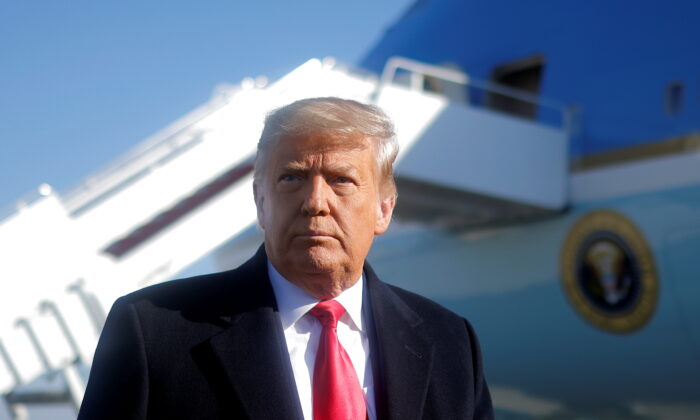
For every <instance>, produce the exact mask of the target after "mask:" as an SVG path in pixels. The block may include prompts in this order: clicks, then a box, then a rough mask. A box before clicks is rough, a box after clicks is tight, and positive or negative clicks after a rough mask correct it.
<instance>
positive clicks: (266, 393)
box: [209, 247, 303, 419]
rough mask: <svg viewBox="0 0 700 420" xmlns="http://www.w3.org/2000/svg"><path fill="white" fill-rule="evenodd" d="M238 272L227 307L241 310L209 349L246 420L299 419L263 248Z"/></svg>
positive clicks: (291, 374)
mask: <svg viewBox="0 0 700 420" xmlns="http://www.w3.org/2000/svg"><path fill="white" fill-rule="evenodd" d="M239 271H240V275H239V276H238V278H237V280H236V281H237V284H236V290H237V293H236V296H235V297H233V300H234V302H232V303H231V304H232V307H237V308H242V309H239V310H237V312H236V313H234V314H232V315H231V316H230V318H229V321H230V323H231V325H230V326H229V327H228V328H226V329H225V330H223V331H222V332H221V333H219V334H217V335H215V336H213V337H211V338H210V339H209V345H210V346H211V350H212V352H213V354H214V356H215V358H216V359H217V361H218V363H219V364H220V366H221V367H222V369H223V371H224V374H225V376H226V378H227V379H228V381H229V382H230V384H231V385H232V387H233V389H234V391H235V393H236V394H237V396H238V397H239V399H240V401H241V403H242V405H243V408H244V410H245V411H246V413H247V414H248V416H249V418H251V419H269V418H280V419H281V418H284V419H302V418H303V414H302V411H301V405H300V404H299V397H298V394H297V391H296V383H295V381H294V374H293V372H292V368H291V365H290V361H289V355H288V354H287V347H286V344H285V339H284V331H283V330H282V325H281V323H280V320H279V316H278V315H277V313H276V303H275V299H274V292H273V291H272V287H271V286H270V281H269V279H268V277H267V266H266V257H265V251H264V249H263V248H262V247H261V249H260V250H258V253H257V254H256V256H255V257H253V259H251V260H250V261H249V262H248V263H246V264H245V265H243V266H241V268H240V269H239ZM237 300H243V301H242V302H235V301H237Z"/></svg>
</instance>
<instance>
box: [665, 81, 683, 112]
mask: <svg viewBox="0 0 700 420" xmlns="http://www.w3.org/2000/svg"><path fill="white" fill-rule="evenodd" d="M682 107H683V83H681V82H671V83H669V84H668V85H667V86H666V113H667V114H668V115H676V114H678V113H680V112H681V108H682Z"/></svg>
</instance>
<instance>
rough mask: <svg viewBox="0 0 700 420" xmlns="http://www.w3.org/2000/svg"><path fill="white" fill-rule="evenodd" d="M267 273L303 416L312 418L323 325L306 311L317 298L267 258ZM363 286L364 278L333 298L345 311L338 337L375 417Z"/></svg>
mask: <svg viewBox="0 0 700 420" xmlns="http://www.w3.org/2000/svg"><path fill="white" fill-rule="evenodd" d="M267 272H268V274H269V277H270V282H271V283H272V289H273V290H274V292H275V298H276V299H277V307H278V309H279V317H280V320H281V321H282V328H284V338H285V340H286V341H287V350H288V351H289V360H290V361H291V362H292V370H293V371H294V380H295V381H296V384H297V392H298V393H299V401H300V402H301V409H302V411H303V412H304V419H305V420H312V419H313V413H312V411H313V408H312V407H313V393H312V387H311V386H312V384H311V382H312V378H313V375H314V362H315V361H316V351H317V350H318V341H319V338H320V336H321V330H322V326H321V323H320V322H319V320H318V319H316V317H315V316H313V315H311V314H310V313H308V312H309V310H310V309H311V308H313V307H314V306H315V305H316V304H317V303H318V302H319V300H318V299H316V298H315V297H313V296H311V295H309V294H308V293H306V292H305V291H304V290H303V289H301V288H300V287H298V286H296V285H295V284H293V283H291V282H289V281H287V280H286V279H285V278H284V277H282V275H281V274H280V273H278V272H277V270H276V269H275V267H273V266H272V264H271V263H270V262H269V261H268V263H267ZM363 277H364V276H363ZM363 287H364V278H360V280H359V281H357V282H356V283H355V284H354V285H353V286H352V287H350V288H349V289H347V290H345V291H344V292H343V293H342V294H341V295H340V296H338V297H336V298H335V300H336V301H338V302H339V303H340V304H341V305H343V307H344V308H345V311H346V312H345V314H344V315H343V316H342V317H341V318H340V320H339V322H338V329H337V331H338V340H339V341H340V344H341V345H342V346H343V347H344V348H345V351H346V352H347V353H348V356H349V357H350V360H351V361H352V365H353V367H354V368H355V372H356V373H357V378H358V380H359V382H360V385H361V386H362V390H363V392H364V394H365V404H366V406H367V414H368V417H369V419H370V420H376V418H377V416H376V409H375V404H374V383H373V378H372V364H371V363H370V349H369V339H368V338H367V325H368V321H369V319H368V314H367V312H368V311H363V310H362V302H363V299H362V297H363V292H362V291H363Z"/></svg>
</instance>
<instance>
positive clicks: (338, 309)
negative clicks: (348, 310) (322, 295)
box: [309, 300, 345, 328]
mask: <svg viewBox="0 0 700 420" xmlns="http://www.w3.org/2000/svg"><path fill="white" fill-rule="evenodd" d="M309 312H311V315H313V316H315V317H316V318H318V320H319V321H321V324H322V325H323V326H324V327H330V328H336V326H337V325H338V320H339V319H340V317H341V316H343V314H344V313H345V308H343V305H341V304H340V303H338V302H337V301H335V300H322V301H321V302H318V303H317V304H316V306H314V307H313V308H311V310H310V311H309Z"/></svg>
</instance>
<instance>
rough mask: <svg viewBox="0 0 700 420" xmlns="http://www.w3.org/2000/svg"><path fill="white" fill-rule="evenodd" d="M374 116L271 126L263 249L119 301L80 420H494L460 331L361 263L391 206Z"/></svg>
mask: <svg viewBox="0 0 700 420" xmlns="http://www.w3.org/2000/svg"><path fill="white" fill-rule="evenodd" d="M397 151H398V147H397V143H396V139H395V135H394V131H393V126H392V124H391V121H390V120H389V119H388V118H387V117H386V115H385V114H384V113H383V112H382V111H380V110H379V109H377V108H376V107H373V106H368V105H363V104H360V103H358V102H354V101H348V100H342V99H338V98H317V99H307V100H301V101H297V102H295V103H293V104H291V105H288V106H286V107H283V108H281V109H279V110H277V111H275V112H273V113H272V114H270V115H269V116H268V117H267V119H266V122H265V128H264V130H263V133H262V136H261V138H260V141H259V144H258V155H257V158H256V165H255V174H254V195H255V203H256V206H257V211H258V221H259V223H260V226H261V228H262V229H263V231H264V237H265V243H264V245H263V246H262V247H261V248H260V249H259V250H258V252H257V254H256V255H255V256H254V257H253V258H252V259H251V260H249V261H248V262H246V263H245V264H243V265H242V266H240V267H239V268H237V269H235V270H232V271H229V272H224V273H218V274H211V275H207V276H201V277H195V278H191V279H186V280H179V281H174V282H168V283H164V284H160V285H157V286H153V287H149V288H147V289H144V290H141V291H138V292H135V293H132V294H131V295H128V296H125V297H123V298H120V299H119V300H118V301H117V302H116V303H115V304H114V306H113V308H112V310H111V312H110V315H109V318H108V320H107V323H106V325H105V330H104V332H103V334H102V337H101V339H100V343H99V345H98V348H97V351H96V353H95V359H94V363H93V368H92V372H91V374H90V381H89V384H88V389H87V391H86V394H85V399H84V402H83V406H82V408H81V412H80V416H79V418H80V419H112V418H113V419H146V418H148V419H180V418H182V419H219V418H221V419H237V418H249V419H306V420H312V419H313V420H320V419H339V420H340V419H359V420H362V419H365V418H367V419H458V418H459V419H467V418H479V419H481V418H492V417H493V414H492V408H491V401H490V397H489V393H488V389H487V387H486V383H485V380H484V375H483V372H482V363H481V356H480V352H479V347H478V344H477V341H476V337H475V335H474V332H473V331H472V329H471V327H470V326H469V324H468V323H467V321H466V320H464V319H463V318H461V317H459V316H458V315H456V314H454V313H452V312H449V311H448V310H446V309H444V308H442V307H441V306H439V305H437V304H435V303H433V302H431V301H429V300H427V299H425V298H422V297H419V296H417V295H415V294H412V293H410V292H407V291H404V290H401V289H399V288H396V287H393V286H389V285H386V284H384V283H382V282H381V281H380V280H379V279H378V278H377V276H376V274H375V273H374V271H373V270H372V269H371V268H370V266H369V265H368V264H367V263H366V262H365V257H366V256H367V254H368V252H369V250H370V247H371V245H372V242H373V240H374V236H375V235H380V234H382V233H384V231H386V229H387V228H388V226H389V223H390V221H391V215H392V212H393V209H394V204H395V202H396V187H395V185H394V181H393V174H392V165H393V162H394V160H395V158H396V154H397Z"/></svg>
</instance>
